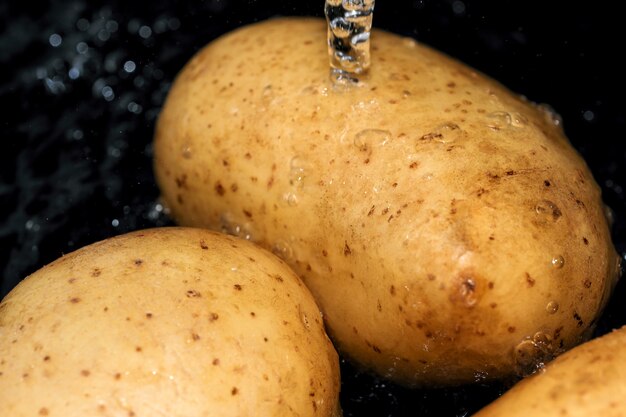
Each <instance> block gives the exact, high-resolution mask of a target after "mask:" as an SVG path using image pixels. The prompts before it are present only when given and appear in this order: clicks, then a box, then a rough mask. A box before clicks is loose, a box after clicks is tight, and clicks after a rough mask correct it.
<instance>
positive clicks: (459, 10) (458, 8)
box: [452, 0, 465, 15]
mask: <svg viewBox="0 0 626 417" xmlns="http://www.w3.org/2000/svg"><path fill="white" fill-rule="evenodd" d="M452 12H453V13H454V14H456V15H462V14H464V13H465V3H463V2H462V1H460V0H456V1H454V2H453V3H452Z"/></svg>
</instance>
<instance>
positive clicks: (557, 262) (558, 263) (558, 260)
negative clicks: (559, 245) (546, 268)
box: [551, 255, 565, 269]
mask: <svg viewBox="0 0 626 417" xmlns="http://www.w3.org/2000/svg"><path fill="white" fill-rule="evenodd" d="M551 263H552V266H553V267H555V268H556V269H561V268H563V265H565V258H563V257H562V256H561V255H559V256H555V257H554V258H552V262H551Z"/></svg>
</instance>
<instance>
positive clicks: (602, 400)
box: [474, 327, 626, 417]
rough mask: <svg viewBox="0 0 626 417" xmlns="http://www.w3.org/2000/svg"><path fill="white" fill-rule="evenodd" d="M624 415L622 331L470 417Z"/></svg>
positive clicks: (625, 337) (625, 331)
mask: <svg viewBox="0 0 626 417" xmlns="http://www.w3.org/2000/svg"><path fill="white" fill-rule="evenodd" d="M518 416H519V417H522V416H523V417H528V416H533V417H552V416H554V417H557V416H559V417H561V416H568V417H592V416H594V417H595V416H597V417H600V416H601V417H623V416H626V327H622V328H621V329H619V330H615V331H613V332H612V333H609V334H607V335H605V336H602V337H600V338H597V339H594V340H592V341H590V342H587V343H584V344H582V345H580V346H578V347H576V348H574V349H572V350H571V351H569V352H567V353H565V354H563V355H562V356H560V357H559V358H557V359H556V360H555V361H554V362H552V363H550V364H548V365H547V366H546V367H545V369H542V370H541V371H540V372H538V373H537V374H535V375H533V376H532V377H529V378H527V379H525V380H523V381H521V382H519V383H518V384H517V385H515V386H514V387H513V388H512V389H511V390H509V391H508V392H506V393H505V394H504V395H503V396H502V397H500V398H499V399H498V400H496V401H494V402H493V403H492V404H490V405H488V406H487V407H485V408H484V409H482V410H481V411H480V412H478V413H477V414H475V415H474V417H518Z"/></svg>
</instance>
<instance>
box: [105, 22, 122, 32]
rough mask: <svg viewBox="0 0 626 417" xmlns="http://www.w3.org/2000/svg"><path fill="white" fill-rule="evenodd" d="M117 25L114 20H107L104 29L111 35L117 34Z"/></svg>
mask: <svg viewBox="0 0 626 417" xmlns="http://www.w3.org/2000/svg"><path fill="white" fill-rule="evenodd" d="M118 27H119V25H118V23H117V22H116V21H115V20H109V21H107V22H106V23H105V25H104V28H105V29H106V30H108V31H109V32H111V33H115V32H117V29H118Z"/></svg>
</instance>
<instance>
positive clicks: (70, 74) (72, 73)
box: [67, 67, 80, 80]
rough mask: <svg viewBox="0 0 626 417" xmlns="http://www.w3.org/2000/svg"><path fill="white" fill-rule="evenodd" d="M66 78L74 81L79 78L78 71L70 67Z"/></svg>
mask: <svg viewBox="0 0 626 417" xmlns="http://www.w3.org/2000/svg"><path fill="white" fill-rule="evenodd" d="M67 76H68V77H70V80H75V79H77V78H78V77H80V70H79V69H78V68H76V67H72V68H70V70H69V71H68V73H67Z"/></svg>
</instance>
